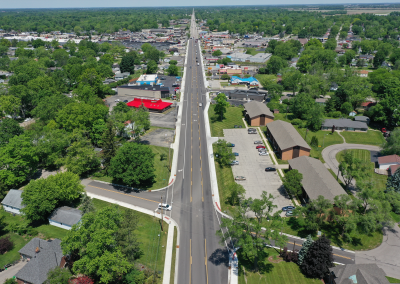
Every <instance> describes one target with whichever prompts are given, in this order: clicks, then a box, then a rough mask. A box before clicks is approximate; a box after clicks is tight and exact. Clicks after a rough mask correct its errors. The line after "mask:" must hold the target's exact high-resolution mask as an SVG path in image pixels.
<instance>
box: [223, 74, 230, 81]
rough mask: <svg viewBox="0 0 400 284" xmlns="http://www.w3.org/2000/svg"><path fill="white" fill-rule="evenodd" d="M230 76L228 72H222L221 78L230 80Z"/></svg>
mask: <svg viewBox="0 0 400 284" xmlns="http://www.w3.org/2000/svg"><path fill="white" fill-rule="evenodd" d="M230 79H231V77H230V76H229V75H228V74H222V75H221V80H230Z"/></svg>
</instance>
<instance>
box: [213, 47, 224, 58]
mask: <svg viewBox="0 0 400 284" xmlns="http://www.w3.org/2000/svg"><path fill="white" fill-rule="evenodd" d="M221 55H222V51H221V50H219V49H217V50H216V51H214V52H213V53H212V56H215V57H219V56H221Z"/></svg>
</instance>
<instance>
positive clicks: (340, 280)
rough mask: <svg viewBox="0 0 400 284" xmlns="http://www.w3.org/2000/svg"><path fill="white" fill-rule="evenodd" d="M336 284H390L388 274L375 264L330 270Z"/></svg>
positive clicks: (339, 266) (344, 266) (351, 265)
mask: <svg viewBox="0 0 400 284" xmlns="http://www.w3.org/2000/svg"><path fill="white" fill-rule="evenodd" d="M329 270H330V271H331V272H333V273H334V275H335V277H336V278H335V283H336V284H354V283H358V284H388V283H389V280H387V278H386V277H385V276H386V273H385V271H383V269H382V268H379V267H378V266H377V265H376V264H375V263H365V264H346V265H338V266H335V267H333V268H329Z"/></svg>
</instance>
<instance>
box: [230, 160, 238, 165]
mask: <svg viewBox="0 0 400 284" xmlns="http://www.w3.org/2000/svg"><path fill="white" fill-rule="evenodd" d="M231 165H232V166H234V165H239V161H232V162H231Z"/></svg>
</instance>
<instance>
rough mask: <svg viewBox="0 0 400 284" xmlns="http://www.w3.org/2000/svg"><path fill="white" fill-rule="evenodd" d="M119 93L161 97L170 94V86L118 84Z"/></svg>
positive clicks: (133, 95) (150, 97) (153, 97)
mask: <svg viewBox="0 0 400 284" xmlns="http://www.w3.org/2000/svg"><path fill="white" fill-rule="evenodd" d="M117 90H118V95H122V96H132V97H140V98H141V97H146V98H148V99H161V98H166V97H168V96H169V93H170V92H169V88H167V87H163V86H160V85H153V86H150V85H139V86H130V85H123V86H118V88H117Z"/></svg>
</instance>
